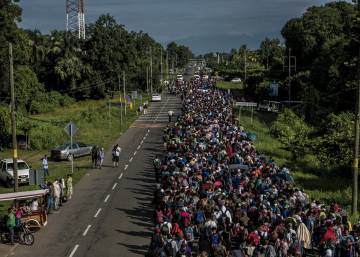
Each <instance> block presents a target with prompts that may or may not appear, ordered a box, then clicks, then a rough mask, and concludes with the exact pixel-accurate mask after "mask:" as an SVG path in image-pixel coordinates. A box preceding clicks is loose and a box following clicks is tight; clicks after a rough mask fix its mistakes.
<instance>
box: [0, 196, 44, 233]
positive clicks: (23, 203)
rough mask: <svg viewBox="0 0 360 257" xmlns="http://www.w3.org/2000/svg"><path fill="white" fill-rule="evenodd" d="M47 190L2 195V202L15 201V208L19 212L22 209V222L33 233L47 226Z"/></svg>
mask: <svg viewBox="0 0 360 257" xmlns="http://www.w3.org/2000/svg"><path fill="white" fill-rule="evenodd" d="M47 193H48V190H47V189H44V190H34V191H26V192H16V193H7V194H0V202H4V201H14V204H13V206H15V208H16V209H17V210H19V208H21V210H22V218H21V222H22V223H24V224H25V225H26V227H27V228H28V229H29V230H30V231H31V232H36V231H38V230H39V229H41V227H43V226H46V225H47V214H46V209H45V196H46V194H47Z"/></svg>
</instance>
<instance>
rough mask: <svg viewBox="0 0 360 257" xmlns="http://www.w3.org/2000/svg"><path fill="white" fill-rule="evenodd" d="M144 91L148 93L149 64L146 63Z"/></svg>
mask: <svg viewBox="0 0 360 257" xmlns="http://www.w3.org/2000/svg"><path fill="white" fill-rule="evenodd" d="M146 93H147V94H149V66H148V65H146Z"/></svg>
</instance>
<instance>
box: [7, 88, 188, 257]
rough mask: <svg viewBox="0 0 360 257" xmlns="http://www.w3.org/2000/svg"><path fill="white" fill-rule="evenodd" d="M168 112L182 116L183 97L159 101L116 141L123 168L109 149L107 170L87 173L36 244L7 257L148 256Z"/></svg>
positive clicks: (38, 237) (18, 247)
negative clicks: (155, 162)
mask: <svg viewBox="0 0 360 257" xmlns="http://www.w3.org/2000/svg"><path fill="white" fill-rule="evenodd" d="M169 110H173V111H174V112H175V115H177V114H180V110H181V103H180V99H179V97H177V96H173V95H169V94H163V95H162V101H161V102H158V103H154V104H152V105H151V107H150V108H149V110H148V114H147V115H143V116H140V117H139V119H138V120H137V121H136V122H134V124H133V125H132V127H131V128H130V129H128V131H127V132H125V133H124V134H123V135H122V136H121V137H120V138H119V140H118V141H117V142H114V144H115V143H119V145H120V146H121V148H122V154H121V157H120V164H119V167H118V168H112V167H111V165H112V164H111V149H109V151H107V153H106V157H105V166H106V167H103V169H102V170H97V169H92V170H89V172H88V173H87V174H86V175H85V176H84V177H83V178H82V179H81V180H80V182H79V183H78V184H77V185H76V187H75V188H74V197H73V199H71V200H70V201H69V202H68V203H66V204H65V205H64V206H63V207H62V208H61V209H60V211H59V212H58V213H54V214H51V215H50V216H49V222H48V226H47V227H45V228H44V229H42V230H41V231H40V232H38V233H36V234H35V244H34V245H33V246H31V247H26V246H21V245H19V246H17V247H16V248H15V249H14V250H12V252H11V253H10V254H9V256H16V257H25V256H26V257H30V256H34V257H35V256H36V257H42V256H49V257H57V256H59V257H64V256H69V257H80V256H89V257H90V256H94V257H95V256H99V257H112V256H116V257H131V256H144V254H145V252H146V250H147V247H148V245H149V242H150V241H149V240H150V236H151V227H152V220H151V217H152V211H153V207H152V206H151V201H152V195H153V190H154V187H155V179H154V172H153V166H152V160H153V158H154V156H155V154H161V153H163V145H162V134H163V128H164V127H165V126H166V125H167V124H168V123H167V122H168V115H167V112H168V111H169ZM174 118H175V117H174Z"/></svg>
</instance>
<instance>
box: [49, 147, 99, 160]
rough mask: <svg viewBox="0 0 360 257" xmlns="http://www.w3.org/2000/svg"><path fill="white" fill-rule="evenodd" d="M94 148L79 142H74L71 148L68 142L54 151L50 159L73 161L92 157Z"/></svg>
mask: <svg viewBox="0 0 360 257" xmlns="http://www.w3.org/2000/svg"><path fill="white" fill-rule="evenodd" d="M93 147H94V145H89V144H84V143H79V142H73V144H72V147H71V143H70V142H67V143H65V144H63V145H59V146H57V147H55V148H54V149H52V150H51V155H50V157H51V159H52V160H58V161H61V160H71V159H72V158H77V157H81V156H86V155H90V154H91V149H92V148H93Z"/></svg>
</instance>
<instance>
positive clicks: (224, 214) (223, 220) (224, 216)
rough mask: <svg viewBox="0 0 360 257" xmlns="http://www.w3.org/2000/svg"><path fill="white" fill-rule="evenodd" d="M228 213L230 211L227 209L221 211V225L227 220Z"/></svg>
mask: <svg viewBox="0 0 360 257" xmlns="http://www.w3.org/2000/svg"><path fill="white" fill-rule="evenodd" d="M227 211H228V210H227V209H225V211H222V210H220V217H219V218H218V223H219V224H223V223H224V222H225V220H226V218H227V216H226V212H227Z"/></svg>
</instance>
